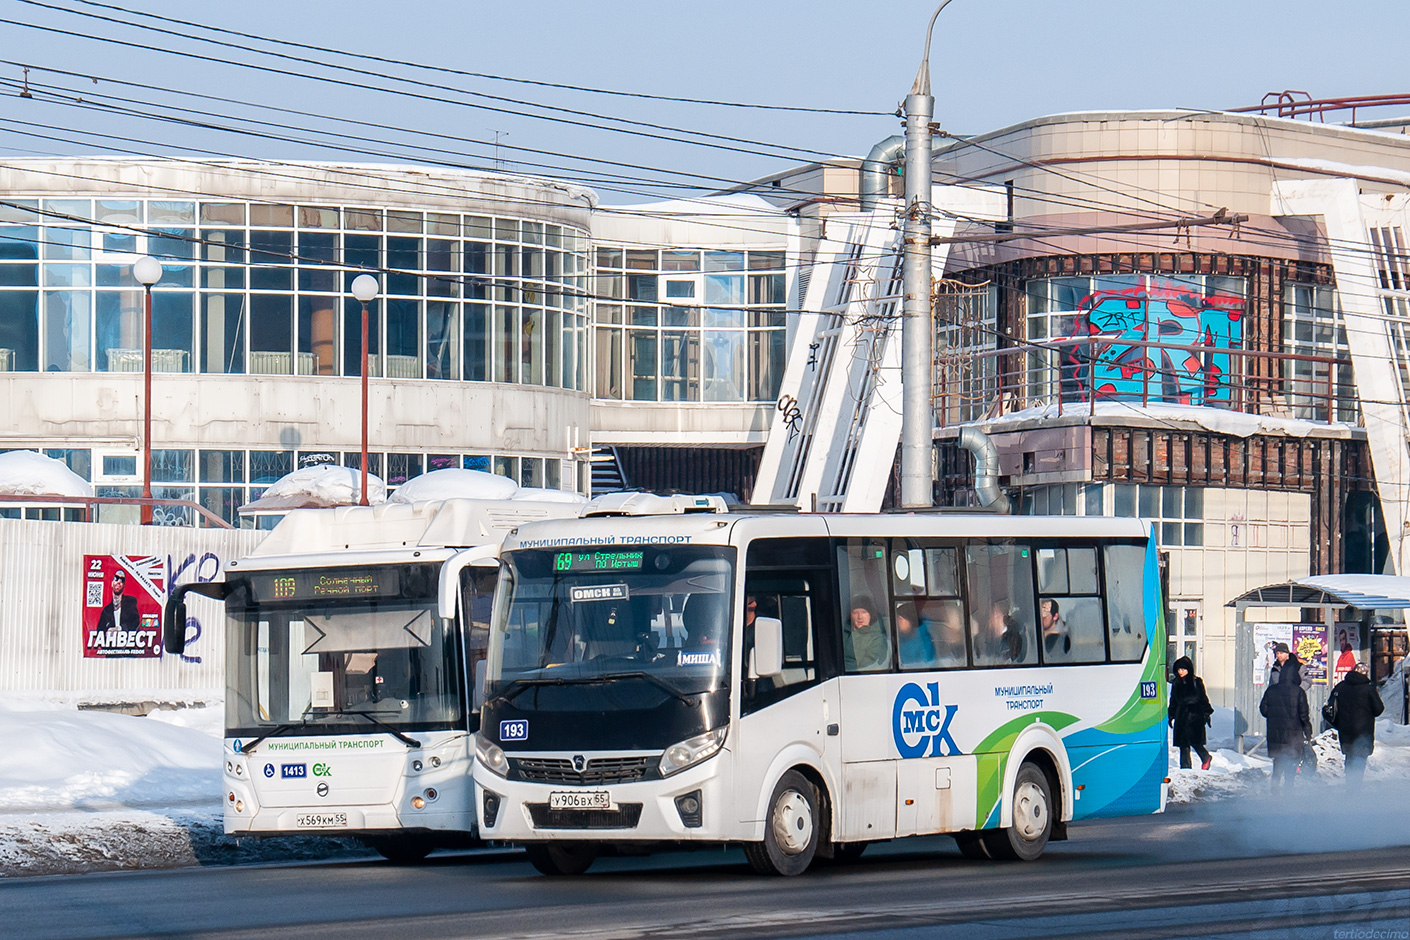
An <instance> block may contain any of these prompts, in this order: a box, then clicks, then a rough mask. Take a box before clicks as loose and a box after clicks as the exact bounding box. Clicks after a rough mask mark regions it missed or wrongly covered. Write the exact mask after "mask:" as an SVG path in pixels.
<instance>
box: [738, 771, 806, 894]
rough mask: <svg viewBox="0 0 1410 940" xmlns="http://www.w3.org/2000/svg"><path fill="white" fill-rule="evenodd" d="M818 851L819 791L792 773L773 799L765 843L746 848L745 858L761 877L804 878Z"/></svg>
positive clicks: (781, 784)
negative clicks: (786, 876) (795, 876)
mask: <svg viewBox="0 0 1410 940" xmlns="http://www.w3.org/2000/svg"><path fill="white" fill-rule="evenodd" d="M817 850H818V791H817V788H816V787H814V786H813V785H812V784H811V783H809V782H808V778H807V777H804V776H803V775H802V774H800V773H799V772H798V771H796V770H790V771H788V772H787V773H785V774H784V775H783V776H782V777H780V778H779V781H778V784H777V785H776V786H775V787H774V792H773V796H772V797H770V798H769V813H768V818H767V819H765V820H764V841H763V842H750V843H747V844H746V845H745V846H744V857H745V858H747V859H748V860H749V864H750V866H752V867H753V869H754V870H755V871H756V872H758V873H759V874H761V875H801V874H803V872H805V871H807V870H808V866H809V865H811V864H812V862H813V856H814V855H815V854H816V853H817Z"/></svg>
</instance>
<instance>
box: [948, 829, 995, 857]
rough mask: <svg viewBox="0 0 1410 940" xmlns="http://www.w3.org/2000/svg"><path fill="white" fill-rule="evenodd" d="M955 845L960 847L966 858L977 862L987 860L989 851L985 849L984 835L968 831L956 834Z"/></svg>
mask: <svg viewBox="0 0 1410 940" xmlns="http://www.w3.org/2000/svg"><path fill="white" fill-rule="evenodd" d="M954 836H955V844H956V845H958V846H959V847H960V854H961V855H963V856H964V857H965V858H968V859H974V860H976V861H979V860H982V859H987V858H988V857H989V850H988V849H986V848H985V847H984V833H983V832H975V831H973V830H970V829H966V830H964V831H963V832H956V833H955V834H954Z"/></svg>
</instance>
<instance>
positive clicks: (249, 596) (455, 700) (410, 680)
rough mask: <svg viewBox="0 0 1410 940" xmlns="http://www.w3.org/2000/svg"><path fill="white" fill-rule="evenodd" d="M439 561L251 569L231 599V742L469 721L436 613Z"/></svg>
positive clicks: (446, 630)
mask: <svg viewBox="0 0 1410 940" xmlns="http://www.w3.org/2000/svg"><path fill="white" fill-rule="evenodd" d="M439 570H440V569H439V566H438V565H433V564H408V565H374V566H364V567H360V568H317V569H309V568H303V569H294V570H285V571H258V572H249V573H247V574H245V575H244V576H242V577H241V578H240V579H239V581H238V582H237V587H236V590H235V591H233V592H232V594H231V595H230V597H229V598H228V599H227V601H226V616H227V618H228V621H229V630H228V631H227V635H228V643H229V647H228V650H227V664H226V675H227V690H226V698H225V701H226V727H227V731H228V733H229V734H231V735H235V734H258V735H264V734H269V733H271V730H272V729H276V728H277V729H279V731H278V732H277V733H286V734H332V733H359V734H372V733H378V732H379V730H380V729H381V728H393V729H396V730H397V731H404V730H417V729H420V730H434V729H439V728H453V727H458V726H460V725H461V724H463V719H464V714H465V708H464V704H463V692H462V690H463V688H464V686H463V683H462V671H463V668H462V665H461V662H460V652H459V646H458V644H457V641H456V635H455V632H454V630H453V628H452V625H451V623H449V622H447V621H443V620H442V619H441V618H440V617H439V616H438V615H437V612H436V591H437V579H438V576H439Z"/></svg>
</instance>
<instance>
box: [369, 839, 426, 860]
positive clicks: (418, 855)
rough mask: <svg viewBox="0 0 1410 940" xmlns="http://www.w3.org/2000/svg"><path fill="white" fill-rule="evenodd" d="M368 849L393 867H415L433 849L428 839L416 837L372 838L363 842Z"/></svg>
mask: <svg viewBox="0 0 1410 940" xmlns="http://www.w3.org/2000/svg"><path fill="white" fill-rule="evenodd" d="M363 841H364V843H365V844H366V845H367V847H368V848H370V849H372V850H373V851H375V852H376V853H377V854H378V855H380V856H382V857H383V858H385V859H386V860H387V861H389V862H391V863H392V864H393V865H415V864H416V863H417V862H419V861H421V860H422V859H424V858H425V857H426V856H427V855H430V854H431V850H432V849H434V848H435V846H434V845H432V844H431V841H430V840H429V839H423V838H417V837H416V836H407V835H401V836H374V837H370V838H367V839H364V840H363Z"/></svg>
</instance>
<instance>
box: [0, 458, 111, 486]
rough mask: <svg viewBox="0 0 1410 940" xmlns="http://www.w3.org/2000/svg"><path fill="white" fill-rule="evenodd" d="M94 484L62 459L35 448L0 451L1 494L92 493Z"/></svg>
mask: <svg viewBox="0 0 1410 940" xmlns="http://www.w3.org/2000/svg"><path fill="white" fill-rule="evenodd" d="M92 495H93V487H92V486H91V485H90V484H89V483H88V481H87V480H85V479H83V477H81V476H79V475H78V474H76V473H74V472H73V471H72V470H70V469H69V468H68V465H67V464H65V463H64V462H63V461H62V460H55V459H54V458H53V457H45V456H44V455H43V454H41V453H39V452H38V451H33V450H12V451H9V452H8V453H4V454H0V496H92Z"/></svg>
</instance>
